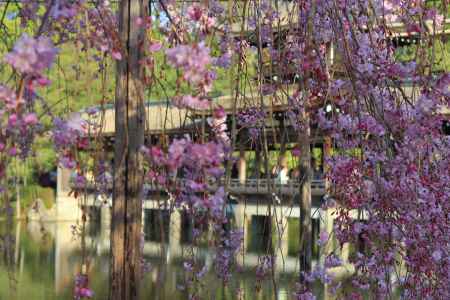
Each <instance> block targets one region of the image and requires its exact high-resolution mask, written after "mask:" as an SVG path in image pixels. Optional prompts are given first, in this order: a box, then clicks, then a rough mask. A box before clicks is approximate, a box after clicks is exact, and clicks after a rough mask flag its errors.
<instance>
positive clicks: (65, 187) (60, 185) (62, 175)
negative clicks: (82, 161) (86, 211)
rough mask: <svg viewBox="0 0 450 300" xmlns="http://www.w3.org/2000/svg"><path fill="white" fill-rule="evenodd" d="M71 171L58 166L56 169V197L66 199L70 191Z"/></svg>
mask: <svg viewBox="0 0 450 300" xmlns="http://www.w3.org/2000/svg"><path fill="white" fill-rule="evenodd" d="M71 174H72V170H70V169H66V168H63V167H61V166H58V169H57V179H56V180H57V181H56V194H57V196H64V197H67V196H68V193H69V191H70V176H71Z"/></svg>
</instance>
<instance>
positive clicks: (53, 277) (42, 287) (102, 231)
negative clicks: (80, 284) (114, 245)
mask: <svg viewBox="0 0 450 300" xmlns="http://www.w3.org/2000/svg"><path fill="white" fill-rule="evenodd" d="M150 214H151V213H150ZM147 218H148V219H147V221H148V222H145V224H146V225H145V226H147V227H148V228H147V229H146V230H148V231H149V232H148V233H149V238H148V239H147V241H146V242H145V246H144V256H145V258H146V259H147V260H148V261H149V262H150V263H151V271H150V272H149V273H147V274H146V275H145V277H144V278H143V280H142V299H160V300H171V299H188V295H187V292H186V291H183V290H182V287H183V285H184V283H185V278H184V276H185V275H184V272H183V262H184V261H185V259H186V257H188V256H189V255H190V253H191V250H192V247H190V246H189V245H188V244H189V240H190V237H189V236H187V237H186V236H185V237H183V238H181V237H180V239H179V240H180V243H177V244H175V245H173V244H172V243H164V244H162V243H161V240H165V239H163V237H162V236H161V233H162V235H169V234H170V232H169V230H168V229H167V230H163V231H162V232H157V231H152V230H151V229H150V228H152V227H153V226H150V225H151V222H153V221H151V219H154V218H152V217H151V216H148V217H147ZM255 222H256V221H255ZM73 225H74V224H73V223H70V222H49V223H40V222H30V223H18V224H15V228H14V230H13V232H12V234H13V235H14V236H15V239H13V240H15V243H14V244H13V245H11V246H12V247H10V248H11V250H12V251H13V253H14V256H13V259H12V260H13V261H12V262H11V261H9V263H8V260H6V259H2V261H1V263H0V299H18V300H21V299H26V300H31V299H32V300H40V299H42V300H44V299H45V300H53V299H55V300H56V299H72V289H73V279H74V276H75V275H76V274H77V273H79V272H80V271H81V264H82V261H83V257H84V258H85V262H86V265H87V271H88V274H89V278H90V285H91V288H92V289H93V290H94V292H95V297H94V299H107V296H108V269H109V230H108V226H102V224H101V222H92V223H91V224H90V225H89V226H88V228H87V238H86V252H83V251H82V249H81V246H80V245H81V242H80V240H79V239H77V238H75V237H74V235H73ZM179 226H181V227H182V228H185V230H184V231H186V227H189V226H195V224H194V225H192V224H189V222H188V221H186V220H183V218H181V220H180V223H179ZM102 227H103V228H102ZM155 227H156V228H160V227H158V226H155ZM155 227H153V228H155ZM163 228H164V226H163ZM0 230H1V231H0V232H1V233H2V236H3V237H5V235H6V233H7V232H8V230H7V229H6V228H5V226H4V224H2V223H0ZM9 231H10V230H9ZM187 231H189V230H187ZM187 231H186V232H187ZM181 232H183V231H181ZM266 233H267V232H266ZM10 234H11V232H10ZM262 234H265V233H264V232H262ZM181 235H183V234H182V233H181ZM171 238H172V237H171ZM256 244H257V243H256ZM254 247H256V248H255V249H256V250H257V249H261V248H258V247H257V245H252V246H251V248H252V249H253V248H254ZM261 247H264V245H261ZM195 251H196V256H197V257H199V258H200V259H201V260H202V261H204V263H205V264H206V265H207V266H208V267H209V270H210V271H209V272H208V274H207V276H206V278H205V280H204V282H203V285H202V286H203V288H201V298H202V299H224V300H225V299H260V300H265V299H267V300H268V299H280V300H281V299H290V298H291V297H290V294H289V293H288V292H287V291H292V290H293V289H294V286H295V280H296V273H295V272H291V273H287V272H282V271H280V272H277V273H276V275H275V276H276V282H277V285H278V286H277V288H278V293H277V294H278V295H274V292H273V288H272V284H271V282H272V281H271V279H270V278H269V279H267V280H266V281H264V282H262V284H257V281H256V277H255V266H254V265H252V263H251V260H252V259H255V257H258V255H257V254H253V255H251V254H249V257H248V258H246V259H248V260H249V261H250V263H248V264H243V265H242V267H241V270H240V271H239V272H237V273H236V274H235V275H234V276H233V278H232V280H231V282H230V283H229V284H228V286H226V287H224V286H223V285H222V283H221V282H220V281H218V280H217V278H216V276H215V275H214V273H213V272H214V270H213V267H212V254H211V253H210V252H209V251H208V250H207V247H206V246H205V247H198V248H197V249H196V250H195ZM253 256H254V257H253ZM8 270H9V271H8ZM256 287H260V291H258V289H257V288H256ZM321 293H322V291H321V289H320V288H319V287H318V288H317V289H316V294H317V296H318V299H320V298H322V296H321Z"/></svg>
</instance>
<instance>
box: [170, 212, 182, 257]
mask: <svg viewBox="0 0 450 300" xmlns="http://www.w3.org/2000/svg"><path fill="white" fill-rule="evenodd" d="M180 238H181V213H180V212H179V211H178V210H174V211H173V212H172V213H171V214H170V224H169V255H168V257H169V259H171V258H173V257H175V256H176V253H177V252H178V251H180Z"/></svg>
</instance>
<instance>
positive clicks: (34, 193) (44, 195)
mask: <svg viewBox="0 0 450 300" xmlns="http://www.w3.org/2000/svg"><path fill="white" fill-rule="evenodd" d="M38 198H39V199H41V200H42V202H43V203H44V206H45V208H47V209H51V208H52V207H53V206H54V205H55V203H56V199H55V191H54V190H53V189H52V188H48V187H41V186H39V185H36V184H30V185H27V186H26V187H24V188H23V189H22V191H21V203H20V204H21V208H22V209H23V210H28V209H30V208H31V206H32V205H33V202H34V201H35V200H36V199H38Z"/></svg>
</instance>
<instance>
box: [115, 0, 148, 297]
mask: <svg viewBox="0 0 450 300" xmlns="http://www.w3.org/2000/svg"><path fill="white" fill-rule="evenodd" d="M145 7H146V5H144V0H122V1H121V2H120V7H119V37H120V42H121V51H122V59H121V60H120V61H118V63H117V77H116V104H115V126H116V139H115V145H114V147H115V149H114V150H115V156H114V157H115V158H114V191H113V206H112V221H111V255H112V257H111V272H110V276H111V278H110V279H111V280H110V283H111V288H110V295H109V299H111V300H130V299H138V298H139V280H140V276H141V265H140V258H141V253H140V246H139V245H140V239H141V218H142V184H143V182H142V177H143V176H142V170H141V166H142V163H141V160H142V158H141V155H140V153H139V150H140V147H141V146H142V145H143V142H144V124H145V111H144V98H143V97H144V89H143V84H142V77H143V69H142V67H141V66H140V64H139V61H140V59H141V58H142V57H141V56H142V52H141V51H142V50H141V49H142V41H143V37H144V36H143V34H144V32H143V29H142V27H139V26H138V25H137V22H136V19H137V18H139V17H140V18H143V17H144V14H145V13H146V10H145Z"/></svg>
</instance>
